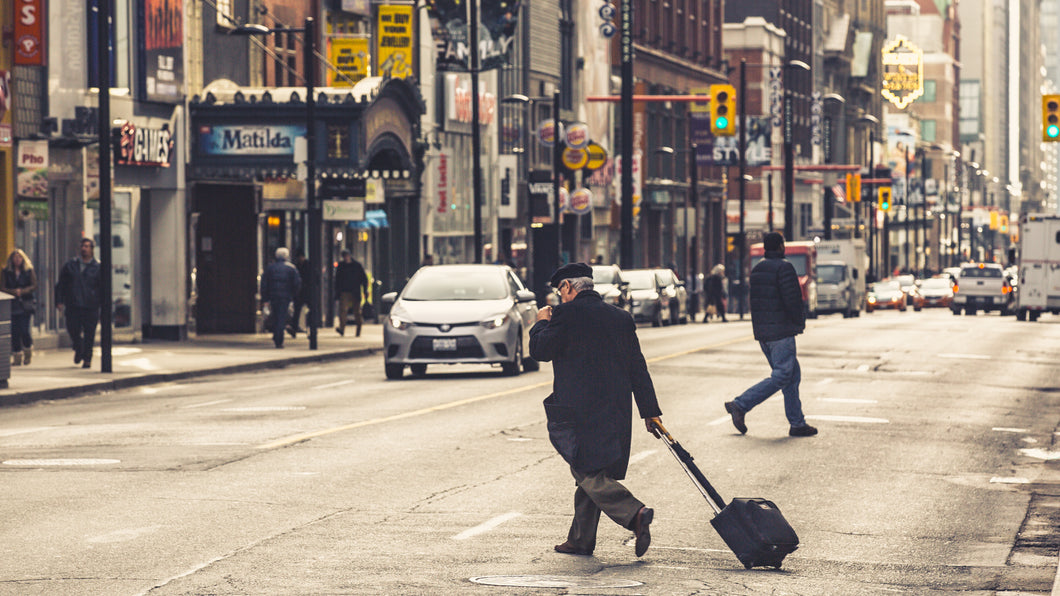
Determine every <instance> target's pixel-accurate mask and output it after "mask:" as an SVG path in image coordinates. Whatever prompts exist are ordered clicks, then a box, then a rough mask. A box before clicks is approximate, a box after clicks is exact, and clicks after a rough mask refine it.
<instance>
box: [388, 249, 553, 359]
mask: <svg viewBox="0 0 1060 596" xmlns="http://www.w3.org/2000/svg"><path fill="white" fill-rule="evenodd" d="M382 300H383V303H384V304H392V306H391V308H390V314H389V315H388V316H387V317H386V318H385V320H384V322H383V356H384V367H385V369H386V377H387V378H388V379H400V378H401V376H402V375H403V374H404V368H405V366H406V365H407V366H409V368H410V369H411V370H412V374H413V375H416V376H422V375H423V374H425V373H426V372H427V365H429V364H459V363H481V364H490V365H495V364H499V365H500V366H501V368H502V369H503V370H504V373H505V374H509V375H517V374H519V372H520V371H521V370H527V371H534V370H537V369H538V368H539V367H540V364H539V363H538V362H537V361H536V360H534V359H533V358H530V356H529V353H530V344H529V342H530V338H529V331H530V327H532V326H533V325H534V322H535V321H536V319H537V304H536V296H535V295H534V293H533V292H532V291H530V290H528V289H526V288H525V287H524V286H523V283H522V281H520V280H519V277H518V276H517V275H515V272H514V271H512V270H511V268H509V267H507V266H505V265H434V266H432V267H423V268H421V269H420V270H419V271H417V272H416V274H415V275H413V276H412V279H410V280H409V282H408V284H406V285H405V288H404V289H403V290H402V291H401V294H400V295H398V293H397V292H390V293H388V294H384V295H383V297H382Z"/></svg>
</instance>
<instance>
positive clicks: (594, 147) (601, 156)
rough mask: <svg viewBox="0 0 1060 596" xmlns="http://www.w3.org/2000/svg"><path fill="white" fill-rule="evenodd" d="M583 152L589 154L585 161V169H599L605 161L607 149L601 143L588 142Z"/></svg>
mask: <svg viewBox="0 0 1060 596" xmlns="http://www.w3.org/2000/svg"><path fill="white" fill-rule="evenodd" d="M585 152H586V153H587V154H588V156H589V159H588V160H587V161H586V162H585V169H586V170H590V171H593V170H599V169H600V168H602V167H604V164H606V163H607V157H608V156H607V149H604V148H603V147H602V146H601V145H599V144H597V143H589V145H588V146H587V147H586V148H585Z"/></svg>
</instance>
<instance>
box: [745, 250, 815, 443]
mask: <svg viewBox="0 0 1060 596" xmlns="http://www.w3.org/2000/svg"><path fill="white" fill-rule="evenodd" d="M764 248H765V258H764V259H762V260H761V261H760V262H759V263H758V264H757V265H755V267H754V269H752V270H751V279H750V284H751V290H750V294H751V327H752V329H753V330H754V337H755V339H757V340H758V345H759V346H761V348H762V352H763V353H764V354H765V355H766V361H767V362H769V366H770V368H772V369H773V372H772V374H771V375H770V376H769V377H767V378H765V379H763V380H761V381H759V382H758V383H757V384H755V385H753V386H751V387H750V388H749V389H747V390H746V391H744V392H743V394H742V395H740V396H739V397H737V398H736V399H734V400H733V401H730V402H726V403H725V411H727V412H728V413H729V414H730V415H731V416H732V423H733V426H735V427H736V430H738V431H740V432H741V433H746V432H747V425H746V424H745V423H744V416H745V415H746V414H747V412H750V411H751V409H752V408H754V407H755V406H757V405H758V404H760V403H762V402H764V401H765V400H766V399H768V398H769V397H770V396H772V395H773V394H774V393H776V392H777V391H781V392H782V393H783V394H784V411H785V412H786V414H787V418H788V423H789V424H790V425H791V428H790V429H789V430H788V434H789V435H791V436H793V437H810V436H813V435H816V434H817V429H816V428H814V427H812V426H810V425H808V424H806V418H805V417H804V416H803V414H802V401H800V399H799V383H800V382H801V381H802V371H801V370H800V369H799V360H798V358H797V356H796V353H795V336H796V335H798V334H800V333H802V332H803V330H805V329H806V315H805V313H804V310H803V303H802V290H801V289H800V288H799V276H798V274H797V273H796V272H795V267H794V266H793V265H792V264H791V263H790V262H788V261H787V260H786V259H785V258H784V236H782V235H781V234H779V233H777V232H770V233H768V234H766V236H765V239H764Z"/></svg>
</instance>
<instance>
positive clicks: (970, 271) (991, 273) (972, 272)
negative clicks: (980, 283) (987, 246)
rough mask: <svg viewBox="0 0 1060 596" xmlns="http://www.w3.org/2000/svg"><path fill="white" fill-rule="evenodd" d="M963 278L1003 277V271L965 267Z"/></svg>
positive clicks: (992, 268)
mask: <svg viewBox="0 0 1060 596" xmlns="http://www.w3.org/2000/svg"><path fill="white" fill-rule="evenodd" d="M961 277H1001V269H999V268H997V267H983V268H982V269H980V268H979V267H965V268H964V269H961Z"/></svg>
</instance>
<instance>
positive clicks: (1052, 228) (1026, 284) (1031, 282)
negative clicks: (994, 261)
mask: <svg viewBox="0 0 1060 596" xmlns="http://www.w3.org/2000/svg"><path fill="white" fill-rule="evenodd" d="M1018 279H1019V283H1018V284H1017V286H1016V301H1015V302H1016V306H1015V308H1016V318H1017V319H1018V320H1020V321H1027V320H1030V321H1037V320H1038V317H1039V316H1040V315H1041V314H1042V313H1043V312H1051V313H1053V314H1054V315H1055V314H1060V215H1048V214H1041V213H1038V214H1030V215H1027V216H1025V218H1024V220H1023V222H1021V223H1020V237H1019V277H1018Z"/></svg>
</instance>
